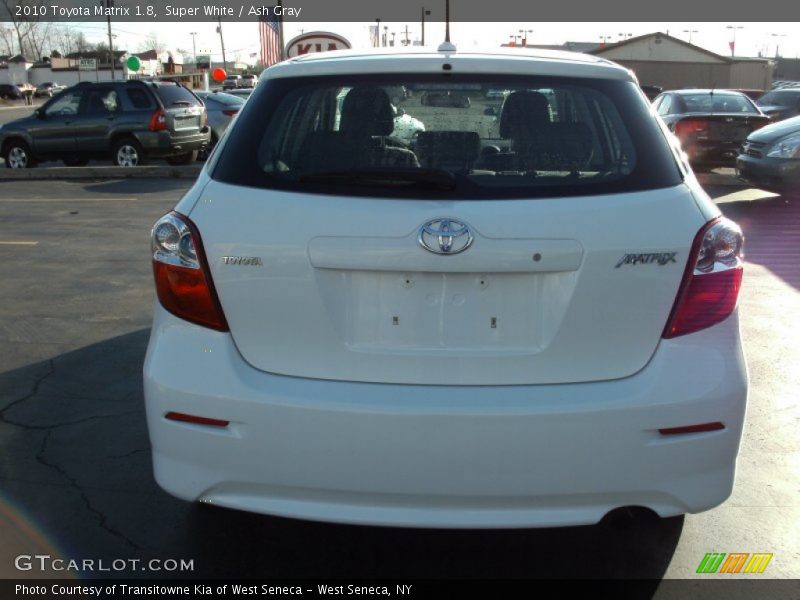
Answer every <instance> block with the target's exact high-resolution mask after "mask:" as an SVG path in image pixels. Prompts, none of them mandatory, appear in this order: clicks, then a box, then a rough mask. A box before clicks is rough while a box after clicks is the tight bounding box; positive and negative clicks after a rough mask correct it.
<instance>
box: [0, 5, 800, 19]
mask: <svg viewBox="0 0 800 600" xmlns="http://www.w3.org/2000/svg"><path fill="white" fill-rule="evenodd" d="M278 4H281V3H279V2H278V1H277V0H7V1H4V2H2V3H0V21H6V22H8V21H20V20H21V21H25V20H38V21H62V22H70V21H72V22H86V21H105V20H106V18H107V17H109V16H110V17H111V18H112V19H113V20H115V21H139V22H163V21H186V22H194V21H198V22H201V21H217V20H218V19H219V20H222V21H258V20H259V19H260V18H261V17H262V16H265V15H266V14H268V13H270V12H272V13H274V12H275V11H276V5H278ZM423 4H424V5H425V6H424V7H423V6H422V5H423ZM450 4H451V6H450V19H451V20H452V21H460V22H511V23H514V22H520V21H525V22H546V21H581V22H594V21H597V22H641V21H663V22H674V21H682V20H691V21H694V22H699V21H708V22H721V21H724V22H726V23H730V22H732V21H750V22H757V21H780V20H783V21H793V20H795V19H796V18H797V17H798V16H800V15H798V11H797V9H796V8H792V6H795V5H794V4H793V3H791V2H785V1H784V0H761V1H760V2H759V3H758V4H757V5H756V4H753V2H752V1H750V0H706V1H704V2H693V1H691V0H672V1H671V2H667V3H664V2H661V3H657V2H641V1H639V0H614V1H613V2H590V1H587V0H582V1H579V2H574V1H573V2H521V1H520V0H493V1H492V2H484V1H482V0H451V3H450ZM277 10H278V11H279V13H280V15H279V16H280V17H281V18H283V20H284V21H286V22H296V23H312V22H337V21H338V22H345V21H348V22H375V20H376V19H381V20H382V21H383V22H413V21H418V20H420V19H421V17H422V12H423V11H425V20H426V21H443V20H444V19H445V2H444V0H426V1H422V0H421V1H420V2H419V3H417V2H406V1H400V0H341V1H338V2H334V1H333V0H286V1H284V2H282V6H279V7H278V8H277Z"/></svg>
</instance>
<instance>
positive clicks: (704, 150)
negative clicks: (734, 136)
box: [686, 140, 744, 167]
mask: <svg viewBox="0 0 800 600" xmlns="http://www.w3.org/2000/svg"><path fill="white" fill-rule="evenodd" d="M743 143H744V140H742V141H741V142H718V143H708V144H694V145H692V146H690V147H689V148H687V149H686V153H687V155H688V156H689V162H690V163H691V164H693V165H703V166H714V167H732V166H734V165H735V164H736V156H737V155H738V154H739V152H740V151H741V148H742V144H743Z"/></svg>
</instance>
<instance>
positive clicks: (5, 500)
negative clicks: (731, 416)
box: [0, 329, 683, 589]
mask: <svg viewBox="0 0 800 600" xmlns="http://www.w3.org/2000/svg"><path fill="white" fill-rule="evenodd" d="M148 333H149V332H148V331H147V330H146V329H141V330H138V331H134V332H132V333H129V334H126V335H122V336H119V337H115V338H112V339H109V340H106V341H103V342H100V343H96V344H93V345H90V346H86V347H84V348H81V349H79V350H75V351H72V352H68V353H64V354H61V355H59V356H56V357H55V358H53V359H51V360H47V361H44V362H38V363H34V364H30V365H28V366H25V367H22V368H19V369H15V370H13V371H8V372H6V373H2V374H0V447H2V451H0V456H2V457H4V458H3V459H0V481H2V488H0V509H3V508H5V509H6V511H12V513H16V517H17V518H16V519H15V518H13V517H14V516H15V515H14V514H12V518H11V519H6V520H3V519H2V518H0V539H7V540H12V539H13V540H18V539H20V531H21V530H22V531H23V532H24V530H25V528H22V529H20V528H19V527H17V528H16V530H15V531H13V532H11V533H15V534H16V535H14V536H11V535H7V534H8V533H9V532H8V531H6V532H4V531H2V528H3V527H6V528H8V527H13V524H14V522H15V521H16V522H20V521H21V522H24V523H26V524H27V525H28V526H29V527H28V528H27V530H31V531H39V532H40V533H41V536H40V537H41V538H43V539H45V540H47V542H48V543H50V544H51V545H52V546H53V547H54V548H57V549H58V550H57V552H56V551H54V553H59V554H61V555H63V556H67V557H72V558H88V557H91V558H103V559H105V560H107V561H108V562H110V561H112V560H114V559H120V558H123V559H124V558H143V559H147V558H152V557H158V558H161V559H165V558H176V559H180V558H184V559H193V560H194V571H193V572H187V573H153V572H145V573H141V572H137V571H134V570H131V571H128V572H122V573H113V574H112V575H117V576H130V577H140V576H144V577H150V578H152V577H157V576H159V575H161V576H172V577H201V576H202V577H276V578H277V577H282V578H287V577H309V578H316V577H328V578H333V577H337V578H341V577H360V578H367V577H398V576H403V577H419V578H467V577H487V578H507V577H516V578H527V577H604V578H605V577H626V578H634V577H635V578H645V579H653V580H654V586H653V589H655V587H656V585H657V583H658V579H659V578H661V577H662V576H663V574H664V573H665V571H666V569H667V567H668V565H669V563H670V560H671V558H672V555H673V553H674V551H675V548H676V546H677V544H678V540H679V538H680V534H681V530H682V527H683V518H673V519H665V520H659V519H655V518H652V517H644V516H638V517H636V518H626V517H620V518H616V519H609V520H607V521H604V522H603V523H601V524H599V525H596V526H591V527H572V528H559V529H539V530H506V531H485V530H483V531H480V530H479V531H465V530H415V529H391V528H379V527H361V526H346V525H332V524H321V523H314V522H307V521H299V520H292V519H282V518H275V517H266V516H260V515H253V514H248V513H242V512H236V511H230V510H224V509H218V508H213V507H207V506H199V505H192V504H189V503H185V502H182V501H179V500H176V499H174V498H172V497H170V496H168V495H167V494H166V493H165V492H162V491H161V490H160V489H159V488H158V487H157V485H156V483H155V481H154V480H153V476H152V469H151V463H150V451H149V450H150V446H149V440H148V436H147V429H146V423H145V418H144V408H143V401H142V380H141V369H142V363H143V359H144V351H145V347H146V344H147V338H148ZM2 513H3V511H2V510H0V517H2ZM34 541H35V540H33V539H32V538H30V537H29V538H28V540H27V542H26V541H23V542H21V543H18V546H19V547H15V548H14V552H15V553H19V554H22V553H32V552H31V550H35V549H36V548H40V547H41V546H42V544H38V545H37V544H34ZM99 575H102V574H95V575H92V574H88V576H90V577H91V576H99ZM105 575H106V576H107V575H109V574H105Z"/></svg>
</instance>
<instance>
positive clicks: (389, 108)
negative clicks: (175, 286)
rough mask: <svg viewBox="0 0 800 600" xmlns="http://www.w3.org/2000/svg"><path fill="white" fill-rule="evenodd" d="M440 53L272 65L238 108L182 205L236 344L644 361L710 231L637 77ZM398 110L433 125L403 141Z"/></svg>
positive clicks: (527, 368)
mask: <svg viewBox="0 0 800 600" xmlns="http://www.w3.org/2000/svg"><path fill="white" fill-rule="evenodd" d="M365 60H367V59H365ZM375 60H376V61H377V60H378V59H375ZM390 60H391V59H386V61H387V62H388V61H390ZM441 60H442V59H439V58H438V57H437V58H435V59H427V60H426V59H417V62H418V63H419V69H421V70H423V69H424V70H427V72H428V74H420V75H416V74H414V75H395V74H393V71H395V70H396V69H394V68H393V67H392V66H391V65H385V66H383V65H382V64H381V65H376V66H375V67H374V69H375V70H376V71H379V72H376V73H367V74H364V75H342V76H341V77H334V76H331V75H330V72H329V71H327V72H326V75H325V76H320V77H315V76H304V77H297V78H295V79H293V78H286V79H277V80H276V79H267V80H266V81H264V82H262V83H261V84H260V87H261V89H260V91H259V93H258V94H256V95H254V96H253V98H252V99H251V100H250V101H248V103H247V104H246V105H245V107H244V108H243V110H242V111H241V113H240V114H239V116H238V117H237V119H236V120H235V121H234V123H233V125H232V127H233V129H232V130H231V131H230V132H229V135H228V137H227V140H226V141H225V142H224V143H223V145H222V147H221V149H220V153H219V154H218V155H217V156H215V157H214V159H212V165H211V166H210V169H211V172H212V180H211V181H210V182H209V183H208V185H207V186H206V187H205V188H204V191H203V193H202V196H201V197H200V198H199V200H198V202H197V203H196V204H195V206H194V207H193V209H192V210H191V211H190V218H191V219H192V220H193V221H194V222H195V223H196V225H197V226H198V229H199V231H200V234H201V235H202V238H203V243H204V247H205V251H206V255H207V257H208V262H209V267H210V270H211V274H212V277H213V280H214V283H215V286H216V290H217V293H218V295H219V299H220V302H221V305H222V308H223V310H224V312H225V316H226V318H227V321H228V324H229V326H230V332H231V335H232V337H233V340H234V342H235V343H236V346H237V347H238V349H239V351H240V352H241V355H242V356H243V357H244V359H245V360H246V361H247V362H249V363H250V364H251V365H252V366H254V367H255V368H257V369H261V370H264V371H269V372H272V373H279V374H284V375H292V376H298V377H310V378H319V379H331V380H346V381H360V382H382V383H406V384H446V385H458V384H465V385H481V384H483V385H490V384H491V385H502V384H544V383H565V382H584V381H598V380H609V379H618V378H622V377H627V376H629V375H631V374H633V373H636V372H637V371H639V370H640V369H642V368H643V367H644V366H645V365H646V364H647V363H648V361H649V360H650V358H651V356H652V355H653V353H654V352H655V350H656V348H657V347H658V344H659V340H660V339H661V335H662V332H663V329H664V327H665V324H666V322H667V319H668V317H669V314H670V311H671V309H672V306H673V303H674V301H675V297H676V294H677V291H678V288H679V285H680V282H681V279H682V275H683V272H684V267H685V265H686V261H687V258H688V255H689V251H690V247H691V244H692V241H693V239H694V237H695V235H696V233H697V231H698V230H699V229H700V228H701V227H702V225H703V223H704V218H703V216H702V215H701V213H700V211H699V209H698V208H697V205H696V203H695V201H694V198H693V196H692V194H691V192H690V190H689V188H688V186H686V185H685V184H684V183H683V182H682V178H681V176H680V172H679V169H678V167H677V165H676V160H675V156H674V154H673V153H672V152H671V150H670V148H669V146H668V144H667V141H666V139H665V137H664V135H663V133H662V130H661V129H660V127H659V126H658V124H657V122H656V121H655V119H654V118H653V116H652V113H651V111H650V107H649V105H648V104H647V102H646V101H645V100H644V99H643V98H642V95H641V92H640V91H639V89H638V87H637V86H636V84H635V83H634V82H633V81H631V80H630V76H629V74H628V73H627V72H625V71H623V70H619V74H618V77H619V80H605V79H596V78H594V79H590V78H578V77H575V78H564V77H552V76H549V75H547V76H541V77H531V76H529V75H527V74H526V75H514V76H510V75H503V76H497V75H481V74H480V72H478V73H477V74H476V73H475V71H476V70H477V68H476V66H475V64H476V63H475V61H472V62H470V61H469V59H462V58H459V57H448V59H447V61H448V66H450V67H451V70H450V71H444V73H445V74H444V75H442V73H443V69H442V66H441V64H440V61H441ZM481 60H482V61H485V63H484V62H481V64H480V67H481V68H483V69H486V70H487V71H489V72H492V73H494V72H495V71H496V70H497V69H501V70H502V69H506V70H508V69H509V68H510V65H509V63H508V61H507V60H501V59H496V60H495V59H481ZM462 61H463V64H462ZM492 61H495V62H492ZM412 62H413V61H412ZM534 66H535V64H534ZM406 68H407V67H406ZM515 68H520V69H522V68H523V67H515ZM530 68H533V67H532V66H529V67H525V70H526V72H527V71H529V70H530ZM559 68H560V67H559ZM608 68H610V67H603V73H604V74H605V73H606V70H607V69H608ZM399 86H403V87H404V88H405V89H407V90H409V91H410V93H409V94H408V96H407V97H404V98H399V99H398V98H395V99H394V100H393V99H392V95H391V93H390V92H391V90H395V89H397V88H398V87H399ZM492 89H494V90H497V89H500V90H508V91H509V93H508V94H507V95H505V100H504V105H503V108H502V110H501V111H500V116H499V117H498V116H496V112H494V111H487V110H486V108H487V107H486V105H485V104H484V101H485V97H486V92H487V91H489V90H492ZM424 91H435V92H436V93H447V94H450V95H451V96H458V97H470V98H473V99H474V101H472V102H471V103H470V106H469V107H468V108H465V107H460V106H444V107H440V106H428V105H426V104H423V103H422V102H421V98H422V97H423V92H424ZM394 101H397V102H398V104H397V105H394V103H393V102H394ZM400 111H402V113H403V114H404V115H408V116H410V117H413V118H414V119H416V120H418V121H419V122H420V123H422V124H424V125H425V129H424V131H420V132H419V134H418V135H417V136H415V137H414V139H413V140H412V141H410V142H402V143H401V142H398V141H397V140H396V139H389V136H387V134H392V133H395V134H396V129H397V116H398V114H399V113H400ZM623 115H624V117H623ZM454 231H455V232H457V234H454V233H453V232H454ZM468 242H471V243H468Z"/></svg>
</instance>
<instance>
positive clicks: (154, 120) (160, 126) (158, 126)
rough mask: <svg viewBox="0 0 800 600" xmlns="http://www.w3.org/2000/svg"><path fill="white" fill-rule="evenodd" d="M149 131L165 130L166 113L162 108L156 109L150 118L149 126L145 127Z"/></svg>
mask: <svg viewBox="0 0 800 600" xmlns="http://www.w3.org/2000/svg"><path fill="white" fill-rule="evenodd" d="M147 128H148V129H149V130H150V131H163V130H164V129H166V128H167V113H166V111H165V110H164V109H163V108H157V109H156V110H155V111H154V112H153V114H152V115H151V116H150V124H149V125H148V126H147Z"/></svg>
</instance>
